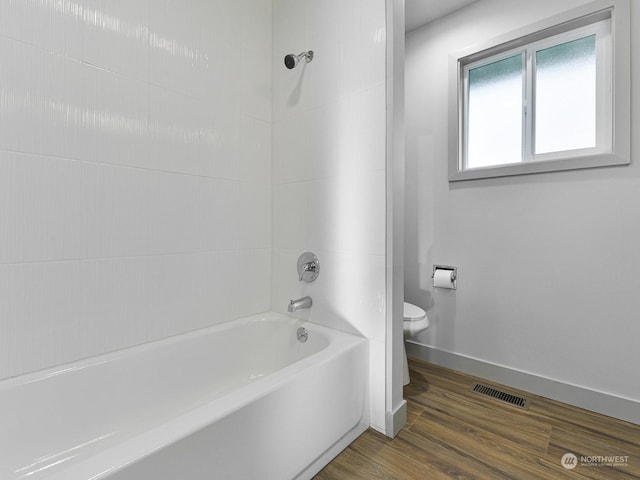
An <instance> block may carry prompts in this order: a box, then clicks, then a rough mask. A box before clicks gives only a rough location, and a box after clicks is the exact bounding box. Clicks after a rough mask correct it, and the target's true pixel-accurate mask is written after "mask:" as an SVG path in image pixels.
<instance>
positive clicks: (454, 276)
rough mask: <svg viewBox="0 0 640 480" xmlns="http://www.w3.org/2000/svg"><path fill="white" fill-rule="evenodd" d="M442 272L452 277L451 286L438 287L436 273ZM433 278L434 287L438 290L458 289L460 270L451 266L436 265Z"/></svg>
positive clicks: (432, 274)
mask: <svg viewBox="0 0 640 480" xmlns="http://www.w3.org/2000/svg"><path fill="white" fill-rule="evenodd" d="M437 270H441V271H444V272H446V273H447V274H448V275H450V278H451V282H450V284H447V285H446V286H445V285H436V271H437ZM431 278H433V286H434V287H436V288H449V289H451V290H457V289H458V268H457V267H452V266H451V265H434V266H433V273H431Z"/></svg>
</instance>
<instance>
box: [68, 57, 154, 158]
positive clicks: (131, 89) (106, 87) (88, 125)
mask: <svg viewBox="0 0 640 480" xmlns="http://www.w3.org/2000/svg"><path fill="white" fill-rule="evenodd" d="M148 110H149V87H148V85H146V84H144V83H142V82H139V81H137V80H133V79H130V78H128V77H125V76H122V75H118V74H114V73H111V72H108V71H106V70H102V69H100V68H96V67H93V66H91V65H84V66H83V69H82V112H83V113H82V124H81V127H80V133H81V135H80V141H79V142H77V144H76V147H75V150H76V151H75V152H74V153H72V154H71V156H72V157H73V158H81V159H83V160H87V161H91V162H97V163H110V164H116V165H127V166H133V167H147V168H148V167H149V159H148V147H149V138H148V133H149V132H148Z"/></svg>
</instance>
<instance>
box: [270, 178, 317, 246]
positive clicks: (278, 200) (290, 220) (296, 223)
mask: <svg viewBox="0 0 640 480" xmlns="http://www.w3.org/2000/svg"><path fill="white" fill-rule="evenodd" d="M273 209H274V211H273V230H274V231H273V241H274V245H273V247H274V248H277V249H297V250H300V251H302V250H304V249H305V248H307V247H308V245H309V238H310V234H311V232H310V227H311V224H312V223H314V222H315V221H317V220H318V219H317V218H316V219H313V218H312V217H311V216H310V212H309V184H308V182H296V183H288V184H283V185H279V186H276V187H274V203H273Z"/></svg>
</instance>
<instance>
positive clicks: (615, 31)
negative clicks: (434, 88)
mask: <svg viewBox="0 0 640 480" xmlns="http://www.w3.org/2000/svg"><path fill="white" fill-rule="evenodd" d="M608 18H610V26H611V35H610V41H611V42H612V55H611V65H604V66H602V65H600V66H599V68H610V69H611V71H612V84H611V85H610V86H605V88H609V87H610V88H611V91H612V95H611V96H609V95H604V98H606V97H609V98H612V104H611V105H610V106H609V105H607V104H601V103H599V104H598V106H597V109H598V113H597V118H598V121H599V122H600V121H602V120H603V119H605V120H606V117H608V116H609V115H610V117H609V118H612V120H613V122H612V124H613V132H611V135H612V136H611V137H610V138H603V137H601V138H598V139H597V145H596V147H595V148H589V149H581V150H573V151H568V152H559V153H555V152H554V153H550V154H541V155H537V156H536V158H535V160H534V161H527V160H533V159H528V158H525V159H524V160H525V161H522V162H518V163H512V164H507V165H496V166H488V167H480V168H473V169H466V170H465V169H463V168H462V160H463V159H464V149H465V148H466V147H465V145H464V138H463V136H462V135H461V133H462V132H463V131H464V130H463V128H464V125H463V122H464V121H465V118H464V115H463V113H464V112H463V101H466V98H465V96H466V92H467V85H465V84H464V82H463V80H464V78H465V76H464V71H463V69H464V68H465V66H470V65H471V66H479V65H481V64H482V62H483V60H484V61H485V62H486V63H491V62H494V61H497V59H498V57H497V55H500V56H502V55H501V54H504V57H508V56H512V55H515V54H517V53H518V52H524V51H525V50H526V48H530V47H533V46H534V44H535V45H536V46H537V48H538V49H539V48H540V45H544V44H545V43H549V44H552V43H553V44H557V43H562V42H561V41H558V40H557V39H558V38H559V37H561V36H563V35H566V38H568V39H570V38H571V36H572V35H573V34H574V33H575V32H578V29H580V30H582V27H585V26H586V28H589V26H591V27H592V28H593V26H594V22H597V21H599V20H605V19H608ZM629 18H630V13H629V0H597V1H595V2H591V3H588V4H585V5H583V6H581V7H578V8H575V9H573V10H570V11H567V12H564V13H561V14H558V15H555V16H553V17H551V18H548V19H546V20H543V21H541V22H537V23H535V24H532V25H529V26H527V27H524V28H521V29H518V30H516V31H513V32H510V33H508V34H506V35H502V36H500V37H498V38H494V39H492V40H489V41H487V42H484V43H483V44H479V45H475V46H473V47H470V48H467V49H465V50H464V51H462V52H457V53H456V54H454V55H452V56H451V57H450V82H451V88H450V101H449V105H450V111H449V180H450V181H459V180H472V179H478V178H490V177H502V176H510V175H522V174H530V173H540V172H551V171H561V170H573V169H581V168H592V167H602V166H611V165H625V164H629V163H630V139H631V107H630V103H631V78H630V20H629ZM578 33H579V32H578ZM574 38H576V37H574ZM566 41H570V40H566ZM518 42H520V43H521V45H520V46H519V45H518ZM599 48H600V47H599ZM461 61H463V62H464V64H463V63H462V62H461ZM525 61H526V56H525ZM601 74H602V72H598V75H601ZM525 85H526V82H525ZM523 88H524V87H523ZM527 88H532V86H531V84H530V83H529V85H528V86H527ZM530 93H531V92H528V94H530ZM528 96H529V95H528ZM598 98H599V99H602V98H603V96H602V95H598ZM460 99H464V100H462V101H460ZM599 101H601V100H599ZM532 119H533V115H527V117H526V121H525V122H523V129H525V128H527V123H529V122H532V121H533V120H532ZM531 127H532V125H531V124H529V128H531ZM597 130H598V132H602V131H603V130H602V129H597ZM529 131H532V130H529ZM604 131H605V132H606V129H605V130H604ZM530 140H531V139H530V138H529V141H530ZM525 148H528V149H529V150H528V151H531V148H530V145H527V146H526V147H525ZM605 151H606V153H603V152H605Z"/></svg>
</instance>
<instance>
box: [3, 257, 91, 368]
mask: <svg viewBox="0 0 640 480" xmlns="http://www.w3.org/2000/svg"><path fill="white" fill-rule="evenodd" d="M79 290H80V286H79V262H78V261H71V262H51V263H25V264H14V265H0V298H2V301H1V302H0V331H1V332H2V335H0V378H6V377H10V376H15V375H20V374H23V373H27V372H31V371H35V370H39V369H42V368H46V367H50V366H53V365H59V364H62V363H65V362H68V361H71V360H75V359H76V358H77V357H78V352H79V338H78V321H79V319H78V316H79V313H78V312H79V305H78V304H79Z"/></svg>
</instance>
